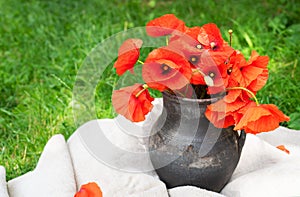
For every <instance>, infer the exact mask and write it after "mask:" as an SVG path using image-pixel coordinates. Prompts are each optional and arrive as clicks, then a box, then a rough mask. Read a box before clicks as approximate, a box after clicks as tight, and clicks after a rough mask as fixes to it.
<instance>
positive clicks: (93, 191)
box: [74, 182, 102, 197]
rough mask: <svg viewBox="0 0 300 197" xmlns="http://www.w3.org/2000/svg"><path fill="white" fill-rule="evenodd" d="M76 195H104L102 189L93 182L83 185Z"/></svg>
mask: <svg viewBox="0 0 300 197" xmlns="http://www.w3.org/2000/svg"><path fill="white" fill-rule="evenodd" d="M74 197H102V191H101V189H100V187H99V186H98V185H97V184H96V183H94V182H91V183H87V184H85V185H82V186H81V188H80V190H79V191H78V192H77V193H76V194H75V195H74Z"/></svg>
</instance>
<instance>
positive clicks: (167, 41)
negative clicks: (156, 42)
mask: <svg viewBox="0 0 300 197" xmlns="http://www.w3.org/2000/svg"><path fill="white" fill-rule="evenodd" d="M166 45H167V46H168V45H169V36H166Z"/></svg>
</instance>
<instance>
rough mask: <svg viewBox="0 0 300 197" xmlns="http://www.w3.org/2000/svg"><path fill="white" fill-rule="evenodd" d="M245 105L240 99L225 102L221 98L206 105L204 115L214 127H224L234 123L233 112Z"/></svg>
mask: <svg viewBox="0 0 300 197" xmlns="http://www.w3.org/2000/svg"><path fill="white" fill-rule="evenodd" d="M245 105H246V103H245V102H243V101H241V100H238V101H236V102H234V103H226V102H225V101H224V99H221V100H219V101H217V102H216V103H213V104H210V105H209V106H207V109H206V111H205V116H206V118H207V119H208V120H209V121H210V122H211V123H213V124H214V126H215V127H218V128H226V127H229V126H232V125H234V124H235V123H236V122H235V113H236V112H237V111H238V110H239V109H241V108H242V107H243V106H245Z"/></svg>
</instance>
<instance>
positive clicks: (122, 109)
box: [112, 84, 154, 122]
mask: <svg viewBox="0 0 300 197" xmlns="http://www.w3.org/2000/svg"><path fill="white" fill-rule="evenodd" d="M153 100H154V99H153V98H152V97H151V96H150V94H149V91H148V90H147V89H146V88H144V87H143V86H142V85H141V84H134V85H133V86H129V87H125V88H121V89H120V90H115V91H114V92H113V94H112V104H113V106H114V108H115V110H116V112H117V113H118V114H121V115H123V116H124V117H125V118H127V119H128V120H131V121H132V122H140V121H143V120H145V115H146V114H148V113H149V111H150V110H151V109H152V108H153V105H152V104H151V102H152V101H153Z"/></svg>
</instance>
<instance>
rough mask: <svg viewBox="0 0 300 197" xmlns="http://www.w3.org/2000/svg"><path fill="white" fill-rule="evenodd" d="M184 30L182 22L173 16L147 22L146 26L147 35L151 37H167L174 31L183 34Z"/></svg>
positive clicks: (167, 15)
mask: <svg viewBox="0 0 300 197" xmlns="http://www.w3.org/2000/svg"><path fill="white" fill-rule="evenodd" d="M185 28H186V27H185V24H184V22H183V21H182V20H179V19H178V18H177V17H176V16H175V15H174V14H166V15H163V16H161V17H159V18H156V19H153V20H151V21H149V22H148V23H147V25H146V31H147V33H148V35H149V36H153V37H158V36H165V35H169V34H171V33H172V32H173V31H175V30H177V31H180V32H184V31H185Z"/></svg>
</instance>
